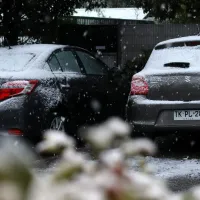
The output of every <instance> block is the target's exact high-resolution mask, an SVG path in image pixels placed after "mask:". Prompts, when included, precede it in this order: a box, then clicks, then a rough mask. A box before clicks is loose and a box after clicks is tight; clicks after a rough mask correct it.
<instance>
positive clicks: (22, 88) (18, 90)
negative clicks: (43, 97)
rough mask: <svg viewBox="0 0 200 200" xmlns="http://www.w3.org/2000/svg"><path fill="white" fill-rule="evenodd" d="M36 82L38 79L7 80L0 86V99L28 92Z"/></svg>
mask: <svg viewBox="0 0 200 200" xmlns="http://www.w3.org/2000/svg"><path fill="white" fill-rule="evenodd" d="M37 84H38V80H30V81H9V82H6V83H4V84H3V85H1V87H0V100H4V99H8V98H10V97H13V96H16V95H20V94H30V93H31V92H32V91H33V90H34V89H35V87H36V86H37Z"/></svg>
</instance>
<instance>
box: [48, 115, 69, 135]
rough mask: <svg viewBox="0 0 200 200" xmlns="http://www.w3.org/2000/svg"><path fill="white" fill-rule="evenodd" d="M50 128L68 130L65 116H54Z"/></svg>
mask: <svg viewBox="0 0 200 200" xmlns="http://www.w3.org/2000/svg"><path fill="white" fill-rule="evenodd" d="M50 129H51V130H57V131H63V132H66V130H65V118H64V117H62V116H56V117H54V118H53V119H52V121H51V123H50Z"/></svg>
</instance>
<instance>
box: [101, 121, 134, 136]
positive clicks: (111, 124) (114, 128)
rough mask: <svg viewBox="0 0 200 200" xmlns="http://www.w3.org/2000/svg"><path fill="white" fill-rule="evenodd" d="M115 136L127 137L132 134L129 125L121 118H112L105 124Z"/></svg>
mask: <svg viewBox="0 0 200 200" xmlns="http://www.w3.org/2000/svg"><path fill="white" fill-rule="evenodd" d="M104 125H105V126H106V128H107V129H109V130H110V131H111V132H112V133H113V134H115V136H120V137H127V136H129V135H130V133H131V127H130V125H129V124H127V123H125V122H124V121H122V120H121V119H120V118H110V119H109V120H108V121H106V122H105V124H104Z"/></svg>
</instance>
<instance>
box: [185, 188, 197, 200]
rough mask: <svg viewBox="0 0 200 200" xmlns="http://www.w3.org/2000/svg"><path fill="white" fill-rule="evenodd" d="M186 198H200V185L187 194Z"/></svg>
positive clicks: (195, 199)
mask: <svg viewBox="0 0 200 200" xmlns="http://www.w3.org/2000/svg"><path fill="white" fill-rule="evenodd" d="M185 199H191V200H200V186H196V187H194V188H192V189H190V190H189V192H188V193H186V194H185Z"/></svg>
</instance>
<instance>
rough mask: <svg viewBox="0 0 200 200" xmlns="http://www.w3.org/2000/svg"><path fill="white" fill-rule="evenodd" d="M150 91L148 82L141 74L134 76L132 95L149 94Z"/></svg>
mask: <svg viewBox="0 0 200 200" xmlns="http://www.w3.org/2000/svg"><path fill="white" fill-rule="evenodd" d="M148 91H149V87H148V83H147V82H146V81H145V79H144V78H143V77H141V76H133V78H132V81H131V92H130V94H131V95H147V94H148Z"/></svg>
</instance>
